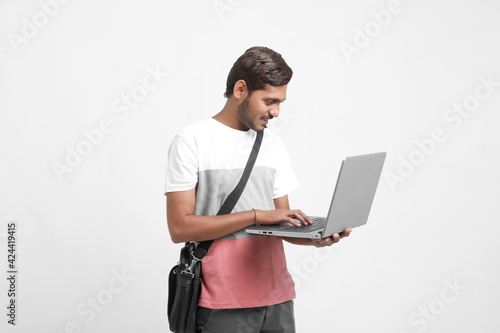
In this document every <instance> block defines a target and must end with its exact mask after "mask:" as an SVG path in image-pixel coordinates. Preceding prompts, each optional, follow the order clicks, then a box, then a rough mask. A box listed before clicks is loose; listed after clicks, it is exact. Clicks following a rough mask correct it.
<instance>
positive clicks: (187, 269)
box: [181, 252, 203, 278]
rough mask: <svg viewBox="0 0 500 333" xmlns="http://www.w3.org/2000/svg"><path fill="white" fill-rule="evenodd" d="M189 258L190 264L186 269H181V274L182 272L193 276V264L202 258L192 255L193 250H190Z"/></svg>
mask: <svg viewBox="0 0 500 333" xmlns="http://www.w3.org/2000/svg"><path fill="white" fill-rule="evenodd" d="M191 258H193V260H191V265H189V267H187V268H186V269H184V270H182V271H181V274H184V275H187V276H189V277H191V278H194V273H193V269H194V266H195V265H196V264H197V263H198V262H200V261H203V259H200V258H198V257H196V256H195V255H194V252H191ZM186 266H187V265H186Z"/></svg>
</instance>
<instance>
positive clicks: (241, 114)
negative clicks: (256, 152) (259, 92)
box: [236, 96, 257, 131]
mask: <svg viewBox="0 0 500 333" xmlns="http://www.w3.org/2000/svg"><path fill="white" fill-rule="evenodd" d="M248 98H249V96H247V97H246V98H245V99H244V100H243V102H241V104H240V105H238V108H237V109H236V111H237V112H236V113H237V114H238V119H239V120H240V122H241V123H242V124H243V125H244V126H246V127H248V128H251V129H253V130H254V131H256V130H257V129H256V128H255V126H254V124H253V122H252V118H251V117H250V115H249V112H248Z"/></svg>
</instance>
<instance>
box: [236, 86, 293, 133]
mask: <svg viewBox="0 0 500 333" xmlns="http://www.w3.org/2000/svg"><path fill="white" fill-rule="evenodd" d="M286 87H287V86H286V85H284V86H277V87H274V86H271V85H267V86H266V88H265V89H261V90H255V91H254V92H252V94H251V95H249V96H247V97H246V98H245V99H244V100H243V102H241V104H240V105H238V109H237V111H238V118H239V120H240V122H241V124H242V125H243V127H245V128H247V129H248V128H251V129H253V130H255V131H262V130H263V129H264V128H265V127H267V123H268V121H269V120H270V119H273V118H274V117H278V116H279V113H280V104H281V103H282V102H283V101H284V100H285V99H286Z"/></svg>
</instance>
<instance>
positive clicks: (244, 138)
mask: <svg viewBox="0 0 500 333" xmlns="http://www.w3.org/2000/svg"><path fill="white" fill-rule="evenodd" d="M256 135H257V133H256V132H255V131H254V130H248V131H239V130H235V129H233V128H230V127H228V126H226V125H223V124H222V123H220V122H218V121H216V120H215V119H213V118H209V119H207V120H204V121H201V122H199V123H195V124H193V125H190V126H188V127H186V128H184V129H182V130H181V131H180V133H179V134H178V135H176V136H175V138H174V140H173V141H172V144H171V146H170V149H169V153H168V166H167V176H166V184H165V193H167V192H176V191H186V190H190V189H193V188H195V187H196V204H195V210H194V214H195V215H200V216H207V215H208V216H211V215H217V212H218V211H219V209H220V207H221V206H222V204H223V203H224V200H225V199H226V198H227V196H228V195H229V194H230V193H231V192H232V190H233V189H234V188H235V186H236V184H237V183H238V182H239V180H240V178H241V175H242V174H243V170H244V168H245V165H246V163H247V161H248V157H249V156H250V151H251V149H252V147H253V144H254V141H255V137H256ZM298 186H299V185H298V182H297V179H296V177H295V174H294V172H293V169H292V166H291V163H290V159H289V157H288V153H287V151H286V148H285V145H284V144H283V142H282V140H281V139H280V138H279V136H278V135H277V134H276V133H274V132H273V131H271V130H270V129H265V130H264V137H263V140H262V145H261V147H260V150H259V154H258V156H257V160H256V162H255V166H254V168H253V169H252V173H251V175H250V178H249V180H248V183H247V185H246V187H245V189H244V191H243V193H242V195H241V197H240V199H239V200H238V202H237V204H236V206H235V207H234V209H233V211H232V212H233V213H236V212H240V211H248V210H251V209H252V208H255V209H260V210H272V209H275V207H274V202H273V199H276V198H279V197H282V196H284V195H287V194H288V193H290V192H291V191H292V190H294V189H296V188H297V187H298ZM202 271H203V280H202V292H201V296H200V301H199V305H200V306H204V307H208V308H213V309H224V308H247V307H258V306H268V305H273V304H278V303H282V302H286V301H288V300H291V299H293V298H294V297H295V288H294V284H293V280H292V278H291V276H290V274H289V273H288V270H287V268H286V259H285V254H284V250H283V243H282V239H281V237H273V236H257V235H251V234H248V233H246V232H245V230H239V231H237V232H234V233H232V234H230V235H227V236H225V237H222V238H220V239H218V240H216V241H214V242H213V244H212V246H211V247H210V252H209V254H208V255H207V256H205V258H204V260H203V265H202Z"/></svg>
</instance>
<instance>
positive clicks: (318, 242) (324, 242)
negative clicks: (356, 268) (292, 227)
mask: <svg viewBox="0 0 500 333" xmlns="http://www.w3.org/2000/svg"><path fill="white" fill-rule="evenodd" d="M351 231H352V229H351V228H348V229H345V230H344V231H342V232H341V233H340V234H338V233H334V234H333V235H331V236H330V237H326V238H323V239H313V240H312V242H313V245H314V246H316V247H324V246H331V245H333V244H335V243H338V242H339V241H340V240H341V239H342V238H344V237H349V235H350V234H351Z"/></svg>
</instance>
